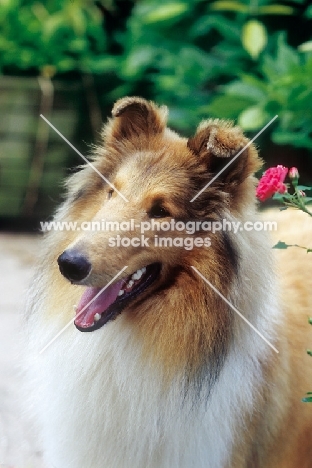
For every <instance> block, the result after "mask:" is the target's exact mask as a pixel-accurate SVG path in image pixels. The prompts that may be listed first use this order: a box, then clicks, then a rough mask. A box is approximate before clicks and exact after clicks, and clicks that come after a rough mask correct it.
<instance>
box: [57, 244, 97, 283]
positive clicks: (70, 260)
mask: <svg viewBox="0 0 312 468" xmlns="http://www.w3.org/2000/svg"><path fill="white" fill-rule="evenodd" d="M57 263H58V265H59V269H60V272H61V273H62V275H63V276H65V278H67V279H68V280H69V281H72V282H76V281H81V280H83V279H84V278H86V277H87V276H88V274H89V273H90V270H91V263H90V262H89V260H88V259H87V258H86V257H85V256H84V255H83V254H82V253H81V252H79V251H78V250H75V249H70V250H65V251H64V252H63V253H62V254H61V255H60V256H59V258H58V259H57Z"/></svg>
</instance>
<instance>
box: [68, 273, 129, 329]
mask: <svg viewBox="0 0 312 468" xmlns="http://www.w3.org/2000/svg"><path fill="white" fill-rule="evenodd" d="M123 282H124V280H120V281H117V283H114V284H111V285H110V286H108V288H106V289H105V290H104V291H102V292H101V289H103V288H87V289H86V290H85V292H84V293H83V295H82V297H81V299H80V301H79V304H78V306H77V309H76V318H75V323H76V325H78V326H79V327H83V328H87V327H91V326H92V325H93V322H94V316H95V314H97V313H99V314H103V312H105V311H106V309H108V307H109V306H110V305H111V304H112V303H113V302H114V301H115V300H116V298H117V296H118V293H119V291H120V289H121V287H122V285H123Z"/></svg>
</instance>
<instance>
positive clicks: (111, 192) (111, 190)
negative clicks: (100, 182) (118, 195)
mask: <svg viewBox="0 0 312 468" xmlns="http://www.w3.org/2000/svg"><path fill="white" fill-rule="evenodd" d="M113 193H114V190H113V189H110V190H109V191H108V193H107V198H108V200H109V199H110V198H112V195H113Z"/></svg>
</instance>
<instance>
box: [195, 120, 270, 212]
mask: <svg viewBox="0 0 312 468" xmlns="http://www.w3.org/2000/svg"><path fill="white" fill-rule="evenodd" d="M277 117H278V115H276V116H275V117H273V119H271V120H270V122H269V123H267V124H266V125H265V126H264V127H263V128H262V129H261V130H260V132H258V133H257V135H255V136H254V137H253V138H252V139H251V140H249V142H248V143H247V145H245V146H244V148H243V149H241V150H240V151H239V152H238V153H237V154H236V155H235V156H234V158H232V159H231V161H230V162H228V163H227V164H226V165H225V166H224V167H223V168H222V169H221V171H219V172H218V174H216V175H215V176H214V177H213V178H212V179H211V180H210V181H209V182H208V184H206V185H205V187H203V188H202V189H201V190H200V191H199V192H198V193H197V194H196V195H195V197H193V198H192V200H190V202H191V203H192V202H193V201H194V200H196V198H197V197H199V195H201V194H202V193H203V192H204V191H205V190H206V188H208V187H209V185H211V184H212V183H213V182H214V181H215V180H216V179H217V178H218V177H219V175H220V174H222V172H223V171H225V169H227V168H228V167H229V166H230V165H231V164H232V162H234V161H235V159H237V158H238V156H240V155H241V154H242V153H243V151H245V149H246V148H248V146H250V145H251V143H253V142H254V141H255V139H256V138H258V136H259V135H261V133H262V132H264V130H266V129H267V128H268V126H269V125H271V123H272V122H274V120H275V119H277Z"/></svg>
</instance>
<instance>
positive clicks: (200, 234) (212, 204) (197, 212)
mask: <svg viewBox="0 0 312 468" xmlns="http://www.w3.org/2000/svg"><path fill="white" fill-rule="evenodd" d="M112 115H113V117H112V119H110V120H109V122H108V123H107V125H106V126H105V128H104V131H103V139H104V144H103V147H100V148H98V149H97V150H96V154H95V157H94V159H93V160H92V163H91V164H92V165H91V166H88V165H87V166H85V167H84V168H83V170H82V171H80V172H79V173H77V174H75V175H74V176H73V177H72V178H71V179H70V180H69V182H68V190H69V201H68V202H67V205H66V206H67V209H66V210H64V211H63V214H64V216H66V219H67V220H70V221H75V222H77V223H78V224H77V226H80V227H81V223H85V222H87V223H89V230H87V231H84V232H81V231H80V232H79V233H77V232H76V233H72V234H71V238H70V241H68V243H67V245H64V247H65V249H64V251H63V252H59V254H60V255H59V258H58V263H59V268H60V270H61V273H62V274H63V275H64V276H65V277H66V278H67V279H68V280H69V281H70V282H72V283H74V284H78V285H84V286H87V288H86V290H85V292H84V293H83V295H82V297H81V300H80V303H79V304H78V308H77V315H76V321H75V323H76V326H77V328H78V329H79V330H81V331H94V330H97V329H99V328H101V327H102V326H103V325H105V324H106V323H108V322H109V321H110V320H112V319H115V318H116V317H117V315H118V314H119V313H120V312H122V311H123V312H127V313H128V317H129V320H132V321H133V320H134V321H135V320H139V321H141V328H143V329H144V323H145V321H146V320H150V327H151V328H153V330H154V332H153V333H155V334H157V333H160V334H161V329H159V328H157V323H158V320H159V317H161V316H162V319H161V320H162V321H163V323H164V322H168V323H167V325H168V326H167V329H169V330H171V332H172V330H173V329H175V328H176V323H177V322H176V321H177V320H181V321H182V322H183V323H185V321H186V322H188V320H189V318H188V317H187V316H186V315H185V314H187V313H188V312H186V311H185V310H187V309H185V308H184V306H183V307H182V306H181V304H180V302H179V301H181V299H183V300H184V302H185V303H186V304H188V307H194V305H193V306H192V305H191V304H197V305H199V306H198V308H199V309H200V310H203V311H204V312H202V317H201V318H200V319H199V324H198V325H196V327H195V328H196V329H195V331H193V334H194V333H195V335H196V337H197V338H196V339H197V340H202V338H200V337H199V335H201V333H202V331H201V330H200V328H202V330H204V329H205V333H206V335H207V334H208V335H209V336H210V335H211V333H212V332H211V328H210V329H209V326H207V325H205V321H206V315H207V303H208V307H210V308H211V310H218V311H220V309H222V308H224V307H225V305H224V303H223V304H222V301H221V300H220V298H219V297H217V296H216V295H215V294H214V295H213V294H212V291H211V289H210V290H209V291H208V292H207V291H205V292H204V290H205V284H204V282H203V281H201V280H200V281H199V278H198V276H197V273H195V270H194V268H193V267H195V268H196V269H198V270H201V272H202V273H203V274H204V275H205V277H207V279H209V281H211V282H212V283H213V284H214V285H215V286H216V287H217V288H218V289H219V290H220V292H221V293H222V294H224V295H225V296H226V294H227V292H228V289H229V285H230V283H231V279H232V277H233V275H235V274H236V273H237V268H238V266H237V262H238V253H237V250H236V246H235V245H234V243H233V242H232V240H231V238H230V236H228V235H227V233H224V232H222V231H218V232H215V233H214V234H212V233H211V232H207V230H205V229H203V224H202V222H204V221H205V222H207V223H208V222H210V223H212V222H220V220H221V219H222V218H224V217H226V216H227V215H228V214H231V216H233V217H234V218H236V219H239V218H240V216H241V215H242V213H243V212H244V211H245V210H246V211H250V210H252V209H253V207H254V204H255V195H254V186H255V182H254V179H253V173H254V172H255V170H257V169H258V168H259V166H260V161H259V159H258V156H257V152H256V149H255V148H254V146H253V145H250V144H249V142H248V139H247V138H246V137H244V135H243V134H242V132H241V130H240V129H239V128H238V127H235V126H233V125H232V124H231V123H229V122H225V121H220V120H207V121H204V122H202V123H201V124H200V126H199V127H198V129H197V131H196V133H195V135H194V136H193V137H192V138H189V139H186V138H182V137H180V136H178V135H177V134H176V133H175V132H173V131H172V130H170V129H168V128H167V127H166V116H167V109H166V108H165V107H157V106H156V105H155V104H153V103H151V102H148V101H146V100H144V99H141V98H136V97H131V98H130V97H129V98H124V99H121V100H119V101H118V102H117V103H116V104H115V106H114V108H113V111H112ZM196 222H197V224H196ZM91 223H94V224H91ZM107 223H108V224H107ZM114 223H117V224H114ZM157 223H158V224H157ZM179 223H180V224H179ZM187 223H189V224H187ZM190 223H193V224H190ZM93 226H95V227H96V230H94V229H93ZM118 226H119V231H118ZM122 226H123V227H124V229H122ZM168 226H169V228H168ZM183 226H184V228H185V229H183ZM186 226H188V227H189V229H186ZM191 226H193V228H194V229H191ZM206 226H207V225H206ZM110 227H115V230H114V231H113V232H112V231H111V230H110V229H109V228H110ZM162 227H166V229H162ZM181 227H182V229H181ZM191 230H192V232H191ZM168 238H169V241H168ZM67 239H68V237H67ZM170 239H171V240H170ZM177 239H179V240H177ZM195 239H196V241H195ZM190 246H191V248H190ZM199 283H200V286H198V285H199ZM172 289H174V290H175V291H177V290H179V291H180V295H179V294H178V295H174V294H172ZM206 289H207V287H206ZM170 291H171V296H170ZM182 296H183V298H182ZM169 306H170V307H171V308H173V309H179V310H180V315H183V318H181V317H180V318H177V316H175V317H173V316H172V315H170V314H168V313H167V312H166V309H168V307H169ZM155 307H156V309H158V310H157V311H155V310H153V308H155ZM211 313H213V312H211ZM177 314H178V311H177ZM200 314H201V313H200V312H199V315H200ZM215 315H216V316H217V315H219V316H220V314H219V313H218V314H215ZM148 317H149V318H148ZM151 317H152V318H151ZM222 320H225V319H224V317H223V318H221V321H222ZM219 322H220V318H218V323H219ZM225 322H226V321H225ZM224 327H228V323H224ZM163 328H164V327H163ZM221 328H222V327H221ZM169 333H170V331H169ZM172 333H174V332H172ZM178 333H180V332H178V331H177V332H176V334H177V335H178ZM193 339H194V336H193ZM210 344H211V343H210Z"/></svg>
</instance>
